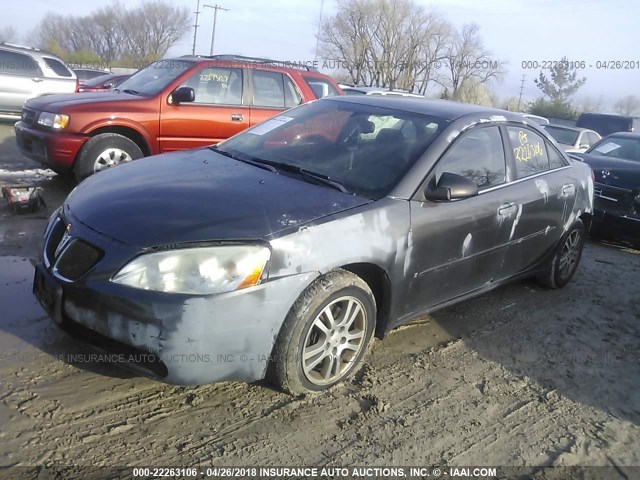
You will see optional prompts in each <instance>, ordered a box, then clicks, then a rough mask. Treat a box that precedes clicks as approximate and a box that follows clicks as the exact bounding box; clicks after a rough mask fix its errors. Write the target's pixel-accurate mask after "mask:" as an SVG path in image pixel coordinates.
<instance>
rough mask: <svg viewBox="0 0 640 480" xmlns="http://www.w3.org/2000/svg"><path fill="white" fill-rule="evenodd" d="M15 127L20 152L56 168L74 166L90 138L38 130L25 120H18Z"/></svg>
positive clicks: (63, 168) (65, 168)
mask: <svg viewBox="0 0 640 480" xmlns="http://www.w3.org/2000/svg"><path fill="white" fill-rule="evenodd" d="M14 128H15V134H16V143H17V144H18V148H19V149H20V152H21V153H22V154H23V155H24V156H25V157H28V158H30V159H32V160H35V161H36V162H39V163H42V164H44V165H46V166H49V167H53V168H54V169H55V170H69V169H71V168H73V163H74V162H75V159H76V156H77V155H78V151H79V150H80V148H81V147H82V145H84V143H85V142H86V141H87V139H88V137H86V136H84V135H80V134H73V133H64V132H54V131H44V130H38V129H36V128H33V127H30V126H28V125H26V124H25V123H24V122H17V123H16V124H15V127H14Z"/></svg>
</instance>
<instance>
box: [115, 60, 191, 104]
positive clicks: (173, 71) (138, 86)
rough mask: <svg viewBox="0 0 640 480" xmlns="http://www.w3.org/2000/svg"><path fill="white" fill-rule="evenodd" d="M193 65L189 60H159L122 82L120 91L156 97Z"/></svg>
mask: <svg viewBox="0 0 640 480" xmlns="http://www.w3.org/2000/svg"><path fill="white" fill-rule="evenodd" d="M192 65H193V62H190V61H187V60H159V61H157V62H154V63H152V64H151V65H148V66H147V67H145V68H143V69H142V70H140V71H139V72H136V73H135V74H133V75H132V76H131V77H130V78H129V79H128V80H126V81H124V82H122V84H120V86H119V87H118V90H120V91H121V92H127V93H132V94H134V95H143V96H152V95H156V94H158V93H160V92H161V91H162V90H163V89H164V88H166V86H167V85H169V84H170V83H171V82H172V81H173V80H175V79H176V78H177V77H178V76H179V75H180V74H181V73H183V72H184V71H185V70H187V69H188V68H190V67H191V66H192Z"/></svg>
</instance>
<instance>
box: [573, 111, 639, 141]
mask: <svg viewBox="0 0 640 480" xmlns="http://www.w3.org/2000/svg"><path fill="white" fill-rule="evenodd" d="M576 127H581V128H588V129H590V130H595V131H596V132H598V133H599V134H600V135H602V136H603V137H606V136H607V135H610V134H612V133H617V132H636V133H637V132H638V131H640V118H638V117H627V116H624V115H611V114H607V113H583V114H582V115H580V117H579V118H578V121H577V122H576Z"/></svg>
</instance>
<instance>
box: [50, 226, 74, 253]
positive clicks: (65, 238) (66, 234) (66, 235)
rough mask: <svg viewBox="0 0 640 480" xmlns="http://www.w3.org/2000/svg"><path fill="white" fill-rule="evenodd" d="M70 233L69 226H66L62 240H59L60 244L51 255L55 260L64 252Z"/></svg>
mask: <svg viewBox="0 0 640 480" xmlns="http://www.w3.org/2000/svg"><path fill="white" fill-rule="evenodd" d="M70 232H71V224H69V225H67V229H66V230H65V231H64V233H63V234H62V238H61V239H60V243H59V244H58V246H57V247H56V251H55V252H54V254H53V255H54V257H55V258H58V256H59V255H60V253H61V252H62V251H63V250H64V248H65V247H66V246H67V244H68V243H69V241H70V240H71V233H70Z"/></svg>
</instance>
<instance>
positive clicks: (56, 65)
mask: <svg viewBox="0 0 640 480" xmlns="http://www.w3.org/2000/svg"><path fill="white" fill-rule="evenodd" d="M44 63H45V64H46V65H47V67H48V68H50V69H51V70H53V73H55V74H56V75H58V76H59V77H68V78H70V77H72V76H73V75H72V74H71V72H70V71H69V69H68V68H67V67H65V66H64V64H63V63H62V62H60V61H58V60H56V59H55V58H49V57H44Z"/></svg>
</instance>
